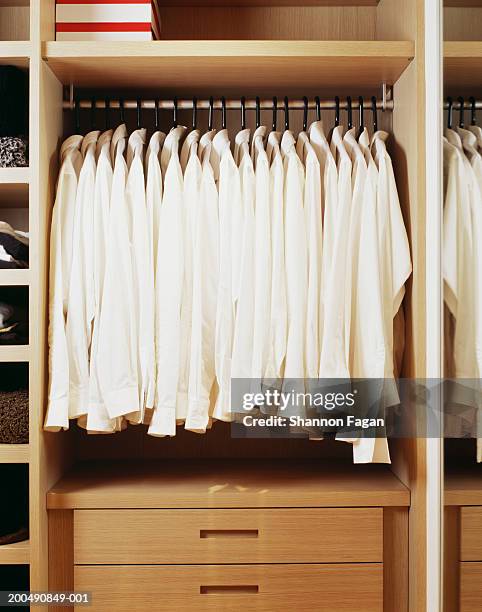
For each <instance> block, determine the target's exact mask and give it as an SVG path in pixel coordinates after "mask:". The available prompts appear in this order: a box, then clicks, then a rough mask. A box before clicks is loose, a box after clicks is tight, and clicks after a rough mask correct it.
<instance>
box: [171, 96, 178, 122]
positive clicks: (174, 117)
mask: <svg viewBox="0 0 482 612" xmlns="http://www.w3.org/2000/svg"><path fill="white" fill-rule="evenodd" d="M172 127H173V128H177V98H176V97H174V100H173V101H172Z"/></svg>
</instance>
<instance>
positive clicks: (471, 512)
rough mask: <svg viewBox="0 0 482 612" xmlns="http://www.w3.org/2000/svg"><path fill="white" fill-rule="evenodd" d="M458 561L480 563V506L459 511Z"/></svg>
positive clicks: (481, 509) (481, 536) (481, 507)
mask: <svg viewBox="0 0 482 612" xmlns="http://www.w3.org/2000/svg"><path fill="white" fill-rule="evenodd" d="M460 560H461V561H482V506H467V507H465V508H462V509H461V511H460Z"/></svg>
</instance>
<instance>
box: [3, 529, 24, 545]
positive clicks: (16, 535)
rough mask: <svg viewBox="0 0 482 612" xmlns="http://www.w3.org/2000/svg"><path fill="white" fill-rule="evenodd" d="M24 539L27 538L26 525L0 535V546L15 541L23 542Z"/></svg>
mask: <svg viewBox="0 0 482 612" xmlns="http://www.w3.org/2000/svg"><path fill="white" fill-rule="evenodd" d="M24 540H28V527H20V529H17V531H14V532H13V533H7V534H6V535H3V536H0V546H4V545H5V544H15V542H23V541H24Z"/></svg>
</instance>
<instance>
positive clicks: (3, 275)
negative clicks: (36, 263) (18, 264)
mask: <svg viewBox="0 0 482 612" xmlns="http://www.w3.org/2000/svg"><path fill="white" fill-rule="evenodd" d="M29 283H30V270H0V286H16V285H28V284H29Z"/></svg>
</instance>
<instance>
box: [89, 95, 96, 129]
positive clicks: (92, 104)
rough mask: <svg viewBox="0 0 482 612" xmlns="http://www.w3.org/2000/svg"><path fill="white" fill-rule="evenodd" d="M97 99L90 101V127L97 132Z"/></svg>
mask: <svg viewBox="0 0 482 612" xmlns="http://www.w3.org/2000/svg"><path fill="white" fill-rule="evenodd" d="M95 103H96V100H95V98H92V99H91V101H90V127H91V129H92V130H95Z"/></svg>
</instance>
